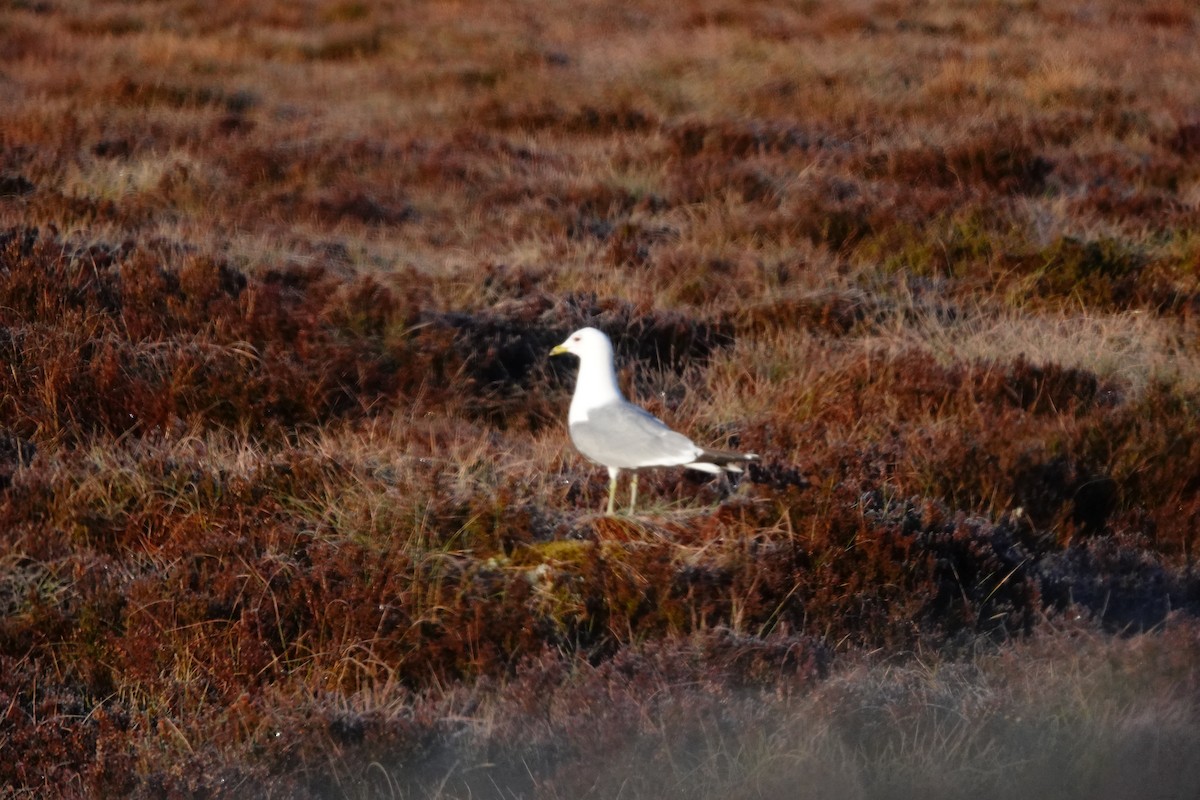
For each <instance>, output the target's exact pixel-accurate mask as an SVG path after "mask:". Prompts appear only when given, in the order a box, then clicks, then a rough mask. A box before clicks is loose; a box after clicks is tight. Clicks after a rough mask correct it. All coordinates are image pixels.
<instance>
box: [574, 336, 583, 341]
mask: <svg viewBox="0 0 1200 800" xmlns="http://www.w3.org/2000/svg"><path fill="white" fill-rule="evenodd" d="M571 341H572V342H580V341H583V337H582V336H576V337H574V338H572V339H571Z"/></svg>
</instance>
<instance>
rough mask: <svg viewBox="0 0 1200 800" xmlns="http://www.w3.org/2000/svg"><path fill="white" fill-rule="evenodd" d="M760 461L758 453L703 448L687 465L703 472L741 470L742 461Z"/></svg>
mask: <svg viewBox="0 0 1200 800" xmlns="http://www.w3.org/2000/svg"><path fill="white" fill-rule="evenodd" d="M746 461H758V453H738V452H735V451H733V450H708V449H704V448H701V450H700V456H699V457H698V458H697V459H696V460H695V461H693V462H692V463H690V464H685V465H684V466H685V467H690V468H691V469H698V470H701V471H703V472H721V471H725V472H741V471H742V463H743V462H746Z"/></svg>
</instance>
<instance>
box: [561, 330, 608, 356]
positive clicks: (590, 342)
mask: <svg viewBox="0 0 1200 800" xmlns="http://www.w3.org/2000/svg"><path fill="white" fill-rule="evenodd" d="M563 353H571V354H572V355H576V356H579V359H580V360H581V361H590V360H592V359H607V360H609V361H612V357H613V348H612V342H611V341H609V339H608V337H607V336H605V335H604V333H603V332H602V331H598V330H596V329H595V328H580V329H579V330H577V331H575V332H574V333H572V334H571V335H570V336H568V337H567V340H566V341H565V342H563V343H562V344H560V345H559V346H558V347H555V348H554V349H553V350H551V351H550V355H552V356H560V355H562V354H563Z"/></svg>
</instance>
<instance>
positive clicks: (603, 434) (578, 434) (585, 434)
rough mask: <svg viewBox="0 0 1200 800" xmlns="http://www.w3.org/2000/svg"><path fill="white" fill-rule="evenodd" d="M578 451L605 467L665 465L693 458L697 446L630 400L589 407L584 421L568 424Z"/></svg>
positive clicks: (696, 452)
mask: <svg viewBox="0 0 1200 800" xmlns="http://www.w3.org/2000/svg"><path fill="white" fill-rule="evenodd" d="M570 429H571V441H573V442H574V443H575V446H576V447H577V448H579V452H581V453H583V454H584V455H585V456H587V457H588V458H590V459H591V460H592V461H595V462H597V463H600V464H603V465H604V466H606V467H617V468H619V469H637V468H639V467H667V466H675V465H678V464H687V463H690V462H692V461H695V460H696V457H697V456H698V455H700V452H701V450H700V448H698V447H696V445H695V444H694V443H693V442H692V440H691V439H689V438H687V437H686V436H684V435H683V434H682V433H676V432H675V431H673V430H671V429H670V428H668V427H667V426H666V425H665V424H663V422H662V420H660V419H659V418H658V417H655V416H654V415H653V414H650V413H648V412H646V411H643V410H642V409H640V408H638V407H637V406H635V405H632V404H631V403H614V404H612V405H608V406H604V407H602V408H597V409H592V410H591V411H589V412H588V418H587V420H586V421H584V422H573V423H571V426H570Z"/></svg>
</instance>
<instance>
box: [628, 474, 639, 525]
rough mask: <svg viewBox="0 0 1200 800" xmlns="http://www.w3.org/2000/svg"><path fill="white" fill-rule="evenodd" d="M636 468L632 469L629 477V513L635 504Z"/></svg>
mask: <svg viewBox="0 0 1200 800" xmlns="http://www.w3.org/2000/svg"><path fill="white" fill-rule="evenodd" d="M637 475H638V474H637V470H636V469H635V470H634V471H633V477H631V478H630V479H629V513H630V514H632V513H633V509H634V507H635V506H636V505H637Z"/></svg>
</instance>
